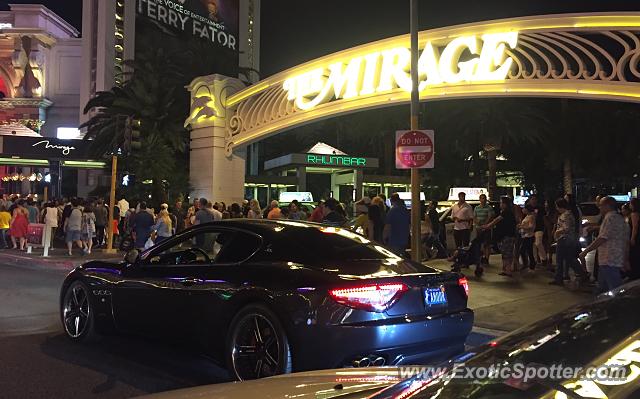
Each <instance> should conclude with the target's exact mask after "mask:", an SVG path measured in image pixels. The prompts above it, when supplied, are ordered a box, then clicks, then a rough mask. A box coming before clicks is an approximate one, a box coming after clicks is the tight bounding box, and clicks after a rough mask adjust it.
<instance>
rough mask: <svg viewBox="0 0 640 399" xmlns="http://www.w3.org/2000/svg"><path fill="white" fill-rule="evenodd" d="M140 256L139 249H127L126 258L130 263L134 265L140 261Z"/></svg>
mask: <svg viewBox="0 0 640 399" xmlns="http://www.w3.org/2000/svg"><path fill="white" fill-rule="evenodd" d="M139 256H140V252H139V251H138V250H137V249H132V250H130V251H127V254H126V255H125V256H124V260H125V262H127V263H128V264H130V265H133V264H135V263H136V262H137V261H138V257H139Z"/></svg>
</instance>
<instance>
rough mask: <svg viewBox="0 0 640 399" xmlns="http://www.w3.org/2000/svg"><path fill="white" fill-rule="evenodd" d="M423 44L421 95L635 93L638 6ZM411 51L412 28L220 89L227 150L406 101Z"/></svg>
mask: <svg viewBox="0 0 640 399" xmlns="http://www.w3.org/2000/svg"><path fill="white" fill-rule="evenodd" d="M419 48H420V52H421V53H420V60H419V79H420V87H419V90H420V99H421V100H439V99H452V98H471V97H488V96H515V97H570V98H583V99H605V100H616V101H631V102H640V68H639V67H640V13H599V14H565V15H545V16H536V17H523V18H513V19H504V20H496V21H489V22H481V23H473V24H466V25H459V26H454V27H446V28H439V29H433V30H428V31H423V32H420V34H419ZM409 59H410V52H409V35H402V36H397V37H393V38H389V39H384V40H380V41H377V42H373V43H369V44H365V45H361V46H358V47H354V48H351V49H347V50H344V51H340V52H337V53H334V54H331V55H327V56H324V57H321V58H318V59H316V60H313V61H309V62H307V63H304V64H302V65H299V66H296V67H294V68H290V69H288V70H286V71H283V72H281V73H278V74H276V75H274V76H272V77H270V78H267V79H265V80H262V81H260V82H258V83H256V84H254V85H252V86H249V87H246V88H244V89H242V90H240V91H238V92H236V93H235V94H232V95H230V96H228V97H225V99H224V100H225V101H224V104H220V105H222V106H223V107H224V108H225V110H226V112H225V115H226V117H225V119H226V121H225V122H224V123H225V125H226V127H227V135H226V139H225V142H226V143H225V144H226V145H225V147H226V150H227V154H230V153H231V150H232V149H233V147H234V146H244V145H247V144H250V143H251V142H255V141H257V140H261V139H263V138H266V137H268V136H270V135H272V134H275V133H278V132H280V131H283V130H286V129H290V128H293V127H295V126H299V125H302V124H306V123H310V122H313V121H317V120H320V119H323V118H329V117H332V116H336V115H340V114H345V113H349V112H354V111H358V110H363V109H370V108H375V107H383V106H389V105H396V104H403V103H408V102H409V100H410V88H411V80H410V75H409V64H410V62H409ZM218 100H219V99H218ZM187 123H189V120H188V121H187ZM218 123H220V121H218Z"/></svg>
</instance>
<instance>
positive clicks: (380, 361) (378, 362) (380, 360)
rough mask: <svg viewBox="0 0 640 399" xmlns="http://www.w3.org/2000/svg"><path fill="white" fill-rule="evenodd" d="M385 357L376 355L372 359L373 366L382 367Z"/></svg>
mask: <svg viewBox="0 0 640 399" xmlns="http://www.w3.org/2000/svg"><path fill="white" fill-rule="evenodd" d="M386 362H387V361H386V359H385V358H384V357H382V356H378V357H377V358H375V360H374V361H373V363H372V365H373V366H374V367H382V366H384V364H385V363H386Z"/></svg>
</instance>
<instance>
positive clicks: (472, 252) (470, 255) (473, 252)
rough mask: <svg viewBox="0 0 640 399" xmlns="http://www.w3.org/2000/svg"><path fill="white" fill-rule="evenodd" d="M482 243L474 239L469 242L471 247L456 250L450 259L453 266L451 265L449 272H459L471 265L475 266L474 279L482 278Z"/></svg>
mask: <svg viewBox="0 0 640 399" xmlns="http://www.w3.org/2000/svg"><path fill="white" fill-rule="evenodd" d="M481 249H482V243H481V242H480V239H478V238H474V239H473V240H472V241H471V245H469V246H468V247H461V248H458V249H457V250H456V251H455V252H454V254H453V256H452V257H451V258H452V260H453V265H451V270H452V271H454V272H460V269H462V268H463V267H464V268H467V269H468V268H469V267H470V266H471V265H476V270H475V275H476V277H480V276H482V273H484V268H483V267H482V262H481V258H482V250H481Z"/></svg>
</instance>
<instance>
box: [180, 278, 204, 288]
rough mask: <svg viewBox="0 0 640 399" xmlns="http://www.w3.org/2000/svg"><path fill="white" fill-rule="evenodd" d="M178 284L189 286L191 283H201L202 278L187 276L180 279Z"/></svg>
mask: <svg viewBox="0 0 640 399" xmlns="http://www.w3.org/2000/svg"><path fill="white" fill-rule="evenodd" d="M180 284H182V285H184V286H186V287H190V286H192V285H196V284H202V280H201V279H199V278H194V277H187V278H183V279H182V280H180Z"/></svg>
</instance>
